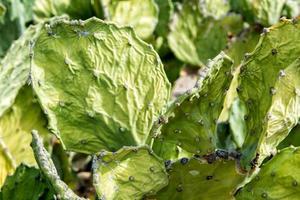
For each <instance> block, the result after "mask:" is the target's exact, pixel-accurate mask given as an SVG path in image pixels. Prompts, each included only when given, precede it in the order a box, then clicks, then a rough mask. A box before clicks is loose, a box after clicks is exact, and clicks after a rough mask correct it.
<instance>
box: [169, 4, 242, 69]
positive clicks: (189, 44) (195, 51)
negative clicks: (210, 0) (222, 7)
mask: <svg viewBox="0 0 300 200" xmlns="http://www.w3.org/2000/svg"><path fill="white" fill-rule="evenodd" d="M198 3H199V2H198V1H196V0H186V1H184V2H183V3H182V4H179V6H177V7H178V8H177V11H176V12H175V14H174V15H173V18H172V21H171V22H170V34H169V35H168V43H169V46H170V48H171V50H172V51H173V53H174V54H175V55H176V57H177V58H178V59H180V60H181V61H183V62H186V63H188V64H191V65H195V66H203V65H204V64H206V63H207V60H208V59H212V58H214V57H215V56H217V55H218V53H220V51H221V50H223V49H225V47H226V44H227V32H229V33H231V34H232V33H237V32H239V30H241V28H242V20H241V17H239V16H238V15H229V16H226V17H225V18H222V20H215V19H213V18H204V17H203V15H202V13H201V11H200V9H199V6H198Z"/></svg>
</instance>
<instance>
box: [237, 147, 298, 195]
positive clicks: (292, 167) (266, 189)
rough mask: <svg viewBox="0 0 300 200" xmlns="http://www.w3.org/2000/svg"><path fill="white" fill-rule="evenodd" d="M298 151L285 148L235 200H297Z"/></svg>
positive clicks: (265, 165)
mask: <svg viewBox="0 0 300 200" xmlns="http://www.w3.org/2000/svg"><path fill="white" fill-rule="evenodd" d="M299 183H300V149H299V147H297V148H294V147H290V148H286V149H283V150H281V151H280V153H278V154H277V155H276V156H274V157H273V158H272V159H271V160H270V161H268V162H267V163H266V164H264V165H263V166H262V168H261V170H260V172H259V173H258V174H257V175H256V176H255V177H254V178H253V179H252V181H251V182H250V183H248V184H247V185H246V186H245V187H243V188H242V189H241V190H240V191H239V192H238V193H237V195H236V199H237V200H252V199H280V200H298V199H299V195H300V191H299V187H300V185H299Z"/></svg>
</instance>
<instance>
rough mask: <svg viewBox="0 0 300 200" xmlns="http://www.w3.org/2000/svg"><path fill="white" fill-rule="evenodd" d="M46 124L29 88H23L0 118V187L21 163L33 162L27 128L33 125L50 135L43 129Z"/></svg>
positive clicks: (29, 128) (33, 163)
mask: <svg viewBox="0 0 300 200" xmlns="http://www.w3.org/2000/svg"><path fill="white" fill-rule="evenodd" d="M46 124H47V122H46V120H45V118H44V116H43V113H42V110H41V109H40V107H39V105H38V104H37V102H36V101H34V98H33V94H32V91H31V88H29V87H28V86H26V87H24V88H22V89H21V90H20V91H19V94H18V96H17V98H16V100H15V102H14V104H13V105H12V107H10V109H9V110H7V111H6V112H5V113H4V115H3V116H2V117H0V166H1V167H0V187H1V185H2V183H3V181H4V180H5V178H6V176H7V175H10V174H12V173H13V172H14V170H15V168H16V167H17V166H18V165H19V164H20V163H21V162H23V163H25V164H27V165H36V163H35V159H34V156H33V152H32V150H31V148H30V142H31V134H30V131H31V129H32V128H36V129H38V130H39V131H41V133H42V134H43V136H45V137H46V138H49V135H47V133H48V132H47V130H46V129H45V128H44V126H45V125H46Z"/></svg>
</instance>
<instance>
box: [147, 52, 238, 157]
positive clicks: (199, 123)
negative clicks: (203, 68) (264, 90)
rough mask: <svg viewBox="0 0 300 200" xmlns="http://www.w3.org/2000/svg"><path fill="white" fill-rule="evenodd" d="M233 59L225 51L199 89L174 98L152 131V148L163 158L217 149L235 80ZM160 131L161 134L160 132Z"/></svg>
mask: <svg viewBox="0 0 300 200" xmlns="http://www.w3.org/2000/svg"><path fill="white" fill-rule="evenodd" d="M232 65H233V62H232V60H231V59H230V58H229V57H227V56H226V55H225V54H224V53H221V54H220V55H218V56H217V57H216V58H214V59H213V60H212V61H211V63H209V65H208V69H207V72H206V73H207V75H206V78H205V79H204V80H203V81H202V82H201V81H199V84H198V86H199V88H194V89H193V90H192V91H188V92H187V93H186V94H184V95H183V96H181V97H179V98H178V99H177V100H175V101H174V102H173V103H172V105H171V106H170V108H169V110H168V113H167V114H166V115H165V116H161V119H160V120H159V122H158V124H157V125H158V126H157V127H155V128H154V129H153V130H152V134H154V135H153V136H155V139H154V143H153V149H154V151H155V152H156V153H157V155H159V156H161V157H162V158H164V159H177V158H178V156H179V154H180V152H188V153H190V154H201V155H205V154H207V153H211V152H214V150H215V148H216V142H217V141H216V140H217V138H216V135H215V132H216V123H217V119H218V117H219V114H220V112H221V110H222V105H223V101H224V97H225V94H226V91H227V89H228V87H229V85H230V82H231V79H232V74H231V70H232V68H231V67H232ZM160 132H161V133H160Z"/></svg>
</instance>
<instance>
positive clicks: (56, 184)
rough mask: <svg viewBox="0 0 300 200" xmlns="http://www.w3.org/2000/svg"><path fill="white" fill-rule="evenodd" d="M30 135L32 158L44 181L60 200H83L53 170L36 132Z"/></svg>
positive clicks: (53, 167) (49, 158) (53, 166)
mask: <svg viewBox="0 0 300 200" xmlns="http://www.w3.org/2000/svg"><path fill="white" fill-rule="evenodd" d="M31 134H32V142H31V147H32V150H33V152H34V157H35V159H36V162H37V163H38V165H39V168H40V170H41V171H42V173H43V175H44V176H45V178H46V180H47V181H49V183H50V184H51V186H52V188H53V191H54V192H55V193H56V195H57V196H58V197H59V199H61V200H70V199H72V200H85V199H84V198H81V197H79V196H77V195H76V194H75V193H74V192H73V191H72V190H71V189H70V188H69V187H68V185H67V184H65V183H64V182H63V181H62V180H60V177H59V176H58V173H57V171H56V169H55V165H54V163H53V161H52V160H51V157H50V154H49V153H48V152H47V150H46V149H45V148H44V146H43V141H42V139H41V138H40V136H39V135H38V131H36V130H33V131H31Z"/></svg>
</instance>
